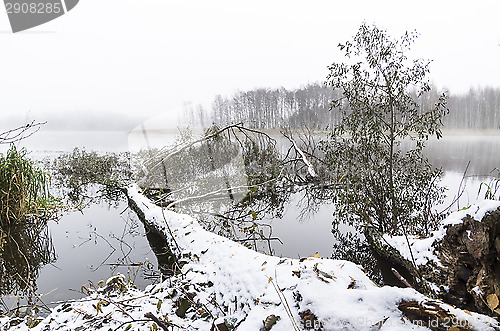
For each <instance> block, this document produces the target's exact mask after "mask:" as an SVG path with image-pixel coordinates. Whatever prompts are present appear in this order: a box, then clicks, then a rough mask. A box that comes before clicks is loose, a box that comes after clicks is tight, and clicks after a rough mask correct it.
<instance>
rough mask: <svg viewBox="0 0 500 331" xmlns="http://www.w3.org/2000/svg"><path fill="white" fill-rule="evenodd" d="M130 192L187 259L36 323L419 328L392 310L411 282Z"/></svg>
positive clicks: (471, 319) (491, 323)
mask: <svg viewBox="0 0 500 331" xmlns="http://www.w3.org/2000/svg"><path fill="white" fill-rule="evenodd" d="M128 195H129V197H130V198H131V199H133V200H134V201H135V202H136V204H137V205H138V206H139V208H140V209H141V210H142V211H143V212H144V214H145V217H146V219H147V220H148V221H149V222H151V223H154V224H155V225H156V227H157V228H159V229H161V230H162V231H163V232H164V233H165V234H166V236H167V238H169V241H170V242H169V244H170V247H171V249H172V250H173V251H174V252H175V253H176V254H179V255H181V256H182V258H181V260H183V261H185V262H186V264H185V265H184V266H183V267H182V274H179V275H177V276H174V277H172V278H171V279H167V280H166V281H165V282H163V283H162V284H159V285H155V286H150V287H148V288H146V290H145V291H138V290H135V289H133V288H130V286H128V285H127V284H126V282H125V280H124V278H123V277H119V276H118V277H114V278H112V279H110V280H108V282H107V283H106V284H105V285H104V286H103V287H101V288H100V289H98V290H94V291H92V292H91V293H90V295H89V297H88V298H84V299H82V300H78V301H76V302H71V303H66V304H63V305H60V306H58V307H56V309H54V311H53V312H52V313H51V314H50V315H49V316H48V317H47V318H45V319H44V320H43V321H42V322H41V323H40V324H39V325H37V326H36V327H35V328H33V330H88V329H90V330H110V329H111V330H148V329H151V330H156V329H161V328H164V329H165V330H167V329H168V330H170V329H172V328H173V329H174V330H177V329H186V330H211V328H212V325H217V324H221V323H224V321H225V324H226V325H227V326H229V329H231V327H236V328H237V330H260V329H264V330H265V328H264V324H265V323H266V324H267V326H272V330H273V331H278V330H287V331H288V330H294V329H296V330H299V329H300V330H303V329H304V328H306V327H309V326H310V327H314V329H317V328H321V330H412V329H413V330H419V329H420V330H424V329H425V328H423V327H421V326H419V325H418V323H415V321H414V322H413V323H412V322H411V321H409V320H408V319H407V318H405V317H404V316H403V315H402V313H401V311H400V309H398V305H399V304H400V303H401V302H402V301H403V300H405V301H416V302H419V303H423V305H431V304H432V302H431V301H430V300H429V299H427V298H426V297H424V296H423V295H421V294H419V293H418V292H416V291H414V290H413V289H409V288H408V289H401V288H395V287H381V288H380V287H378V286H377V285H375V284H374V283H373V282H372V281H370V279H369V278H368V277H367V276H366V275H365V274H364V273H363V271H362V270H361V267H359V266H357V265H355V264H353V263H351V262H347V261H339V260H331V259H323V258H320V257H311V258H306V259H301V260H297V259H289V258H279V257H273V256H267V255H263V254H260V253H257V252H255V251H252V250H250V249H248V248H246V247H244V246H242V245H240V244H238V243H235V242H233V241H231V240H228V239H227V238H223V237H220V236H217V235H215V234H213V233H210V232H207V231H205V230H204V229H203V228H202V227H201V226H200V225H199V224H198V223H197V222H196V221H195V220H194V219H193V218H191V217H189V216H186V215H180V214H177V213H175V212H172V211H168V210H162V209H161V208H160V207H157V206H155V205H153V204H152V203H151V202H150V201H149V200H148V199H147V198H145V197H144V196H143V195H142V194H141V193H140V191H139V189H138V188H137V187H131V188H129V190H128ZM311 245H314V243H311ZM433 302H434V303H437V304H439V305H440V306H441V307H442V309H444V310H445V311H449V312H450V313H451V314H453V315H454V316H455V317H456V319H455V320H451V319H450V320H449V321H448V326H449V327H452V326H455V325H454V323H457V322H461V323H462V325H464V323H465V324H466V325H467V326H469V327H470V328H471V329H475V330H489V329H491V330H493V329H494V328H495V327H498V324H497V322H496V321H495V320H494V319H492V318H489V317H487V316H483V315H479V314H474V313H469V312H465V311H461V310H458V309H455V308H453V307H451V306H448V305H445V304H442V303H439V302H437V301H433ZM429 307H430V306H429ZM273 316H274V317H273ZM278 316H279V318H277V317H278ZM264 322H265V323H264ZM273 322H276V323H275V324H274V325H273ZM423 322H432V321H423ZM8 323H9V322H8V320H6V319H3V320H0V325H2V328H3V329H8V328H9V325H8ZM170 327H172V328H170ZM11 329H12V330H27V329H28V327H27V326H26V325H19V326H17V327H12V328H11ZM219 329H220V330H224V329H223V328H219ZM213 330H217V329H216V328H215V327H214V329H213Z"/></svg>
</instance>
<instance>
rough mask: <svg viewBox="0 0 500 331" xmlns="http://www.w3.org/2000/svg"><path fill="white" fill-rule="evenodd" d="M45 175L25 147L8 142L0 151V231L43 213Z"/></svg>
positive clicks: (46, 200) (46, 199)
mask: <svg viewBox="0 0 500 331" xmlns="http://www.w3.org/2000/svg"><path fill="white" fill-rule="evenodd" d="M50 200H51V199H50V195H49V192H48V177H47V175H46V174H45V172H44V171H42V169H40V168H39V167H38V166H37V165H36V163H34V162H33V161H32V160H30V159H29V158H28V157H27V155H26V150H25V149H21V150H17V148H16V147H15V146H14V145H13V144H12V145H11V146H10V148H9V150H8V151H7V153H6V154H5V156H4V155H3V154H0V230H4V231H5V230H6V229H7V228H8V227H9V226H11V225H14V224H18V223H21V222H24V221H26V220H27V219H28V218H30V217H37V216H44V215H45V214H46V213H47V212H48V210H49V208H50V206H51V204H50Z"/></svg>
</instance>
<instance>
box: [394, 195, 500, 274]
mask: <svg viewBox="0 0 500 331" xmlns="http://www.w3.org/2000/svg"><path fill="white" fill-rule="evenodd" d="M498 207H500V201H496V200H483V201H480V202H478V203H476V204H473V205H471V206H470V207H468V208H464V209H462V210H459V211H457V212H454V213H452V214H450V215H449V216H448V217H447V218H446V219H445V220H443V222H442V223H441V225H440V227H439V229H437V230H436V231H433V232H432V233H431V235H430V236H429V238H425V239H421V238H419V237H416V236H408V242H409V243H410V246H411V253H413V258H414V259H415V264H417V265H424V264H426V263H427V262H428V261H435V262H436V263H439V259H438V257H437V256H436V255H435V254H434V247H432V244H433V243H434V242H435V241H439V240H441V239H443V237H444V236H445V234H446V228H447V227H448V226H450V225H454V224H458V223H461V222H462V219H463V218H464V217H465V216H467V215H470V216H471V217H472V218H474V219H476V220H478V221H479V220H481V219H483V217H484V215H485V214H486V213H487V212H488V211H491V210H495V209H497V208H498ZM384 239H385V240H386V241H387V242H388V243H389V244H390V245H391V246H392V247H394V248H396V249H397V250H398V251H399V252H400V253H401V255H402V256H403V257H404V258H405V259H407V260H408V261H411V260H412V257H411V254H410V249H408V242H407V241H406V238H405V237H404V236H394V237H391V236H389V235H387V234H386V235H384Z"/></svg>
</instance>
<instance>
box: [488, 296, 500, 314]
mask: <svg viewBox="0 0 500 331" xmlns="http://www.w3.org/2000/svg"><path fill="white" fill-rule="evenodd" d="M486 302H487V303H488V307H490V309H491V310H494V309H495V308H496V307H498V303H499V302H498V297H497V295H496V294H495V293H492V294H490V295H488V296H487V297H486Z"/></svg>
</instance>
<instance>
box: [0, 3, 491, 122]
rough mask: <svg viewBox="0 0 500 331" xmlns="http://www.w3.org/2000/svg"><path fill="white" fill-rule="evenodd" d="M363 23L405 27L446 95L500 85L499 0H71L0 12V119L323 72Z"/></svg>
mask: <svg viewBox="0 0 500 331" xmlns="http://www.w3.org/2000/svg"><path fill="white" fill-rule="evenodd" d="M363 21H366V22H367V23H369V24H371V23H374V24H376V25H377V26H378V27H380V28H384V29H387V30H388V31H389V33H390V34H391V35H393V36H394V37H397V36H399V35H400V34H402V33H403V32H404V31H406V30H413V29H416V30H417V31H418V32H419V33H420V34H421V35H420V37H419V39H418V40H417V43H416V45H415V47H414V48H415V53H416V54H417V55H418V56H419V57H424V58H429V59H433V60H434V62H433V64H432V67H431V78H432V79H433V81H434V82H435V83H436V84H437V85H438V86H440V87H448V88H449V89H451V91H452V92H463V91H467V90H468V89H469V87H470V86H474V87H478V86H495V87H500V1H498V0H491V1H481V0H475V1H441V0H440V1H435V0H434V1H427V0H425V1H424V0H419V1H400V0H398V1H374V0H367V1H355V0H354V1H353V0H349V1H333V0H328V1H327V0H325V1H323V0H307V1H305V0H301V1H294V0H287V1H281V0H279V1H276V0H265V1H264V0H252V1H247V0H245V1H235V0H226V1H219V0H210V1H206V0H200V1H198V0H197V1H192V0H183V1H170V0H80V3H79V4H78V5H77V6H76V7H75V8H74V9H73V10H72V11H70V12H69V13H67V14H66V15H64V16H62V17H60V18H58V19H56V20H54V21H52V22H49V23H47V24H44V25H41V26H39V27H35V28H33V29H31V30H28V31H26V32H22V33H16V34H13V33H11V32H10V26H9V22H8V18H7V14H6V13H5V12H4V11H3V8H2V11H1V12H0V91H1V92H0V121H1V120H2V118H5V116H8V115H12V114H28V113H29V115H30V117H31V118H35V119H38V120H44V116H45V113H46V112H66V111H75V110H77V111H100V110H103V111H108V112H122V113H126V114H139V115H153V114H158V113H161V112H165V111H168V110H170V109H174V108H177V107H180V106H182V105H183V104H184V103H185V102H193V103H210V101H211V100H212V98H213V97H214V96H215V95H216V94H222V95H229V94H231V93H233V92H234V91H236V90H248V89H253V88H256V87H280V86H284V87H287V88H296V87H299V86H301V85H305V84H307V83H310V82H316V81H320V82H322V81H324V79H325V77H326V75H327V73H328V72H327V69H326V67H327V65H329V64H330V63H332V62H333V61H341V60H342V58H340V57H339V53H338V51H337V47H336V46H337V44H338V43H339V42H345V41H346V40H348V39H350V37H352V36H353V35H354V34H355V33H356V31H357V28H358V27H359V25H360V24H361V23H362V22H363Z"/></svg>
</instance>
